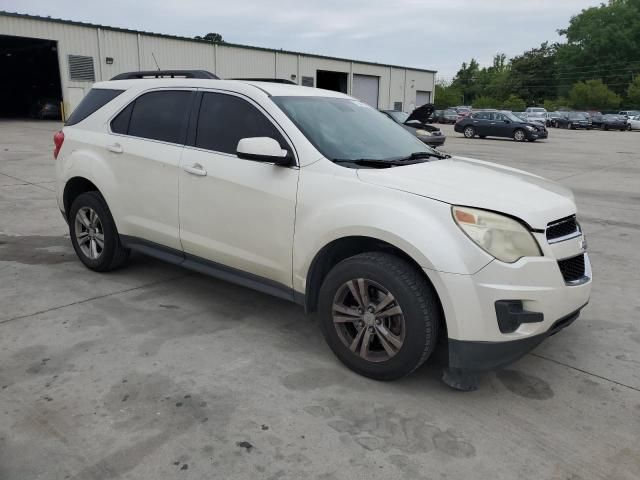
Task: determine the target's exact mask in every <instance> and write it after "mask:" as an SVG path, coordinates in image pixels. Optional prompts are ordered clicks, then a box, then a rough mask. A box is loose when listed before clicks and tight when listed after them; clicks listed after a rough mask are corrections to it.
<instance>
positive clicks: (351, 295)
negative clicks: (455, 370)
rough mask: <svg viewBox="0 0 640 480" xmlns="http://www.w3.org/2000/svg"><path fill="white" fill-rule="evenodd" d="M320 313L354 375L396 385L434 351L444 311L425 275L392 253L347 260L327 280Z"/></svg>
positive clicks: (325, 332) (328, 338)
mask: <svg viewBox="0 0 640 480" xmlns="http://www.w3.org/2000/svg"><path fill="white" fill-rule="evenodd" d="M318 309H319V313H320V327H321V330H322V333H323V335H324V337H325V339H326V341H327V343H328V344H329V347H330V348H331V350H333V352H334V353H335V355H336V356H337V357H338V358H339V359H340V361H341V362H342V363H344V364H345V365H346V366H347V367H349V368H350V369H351V370H353V371H355V372H357V373H359V374H361V375H364V376H366V377H370V378H374V379H376V380H395V379H398V378H401V377H403V376H405V375H408V374H409V373H411V372H413V371H414V370H415V369H416V368H418V367H419V366H420V365H421V364H422V363H424V361H425V360H426V359H427V358H428V357H429V355H430V354H431V353H432V351H433V349H434V348H435V344H436V339H437V334H438V325H439V322H440V309H439V306H438V301H437V297H436V294H435V292H434V291H433V288H432V287H431V285H430V284H429V283H428V282H427V280H426V278H425V277H424V274H423V273H422V272H421V271H419V270H418V269H417V268H416V267H414V266H413V265H411V264H410V263H408V262H407V261H405V260H403V259H401V258H399V257H396V256H394V255H391V254H388V253H381V252H371V253H363V254H360V255H356V256H354V257H350V258H347V259H346V260H343V261H342V262H340V263H339V264H338V265H336V266H335V267H334V268H333V269H332V270H331V271H330V272H329V274H328V275H327V277H326V279H325V281H324V282H323V284H322V287H321V289H320V296H319V303H318Z"/></svg>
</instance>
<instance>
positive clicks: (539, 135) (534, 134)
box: [526, 130, 549, 140]
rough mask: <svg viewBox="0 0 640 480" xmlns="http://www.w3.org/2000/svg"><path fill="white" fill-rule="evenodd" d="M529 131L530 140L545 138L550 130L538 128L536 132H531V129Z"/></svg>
mask: <svg viewBox="0 0 640 480" xmlns="http://www.w3.org/2000/svg"><path fill="white" fill-rule="evenodd" d="M526 132H527V138H528V139H529V140H538V139H545V138H548V137H549V132H547V131H546V130H542V131H540V130H537V131H535V132H531V131H529V130H526Z"/></svg>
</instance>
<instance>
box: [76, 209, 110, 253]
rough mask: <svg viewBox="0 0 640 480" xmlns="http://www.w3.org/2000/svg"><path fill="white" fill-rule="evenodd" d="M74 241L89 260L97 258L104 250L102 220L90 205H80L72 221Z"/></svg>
mask: <svg viewBox="0 0 640 480" xmlns="http://www.w3.org/2000/svg"><path fill="white" fill-rule="evenodd" d="M74 228H75V235H76V242H77V243H78V247H79V248H80V251H82V253H83V254H84V255H85V256H86V257H87V258H90V259H91V260H97V259H98V258H100V255H102V252H103V251H104V230H103V228H102V221H101V220H100V217H99V216H98V214H97V213H96V211H95V210H94V209H93V208H91V207H82V208H80V209H79V210H78V213H76V218H75V222H74Z"/></svg>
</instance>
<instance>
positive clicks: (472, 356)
mask: <svg viewBox="0 0 640 480" xmlns="http://www.w3.org/2000/svg"><path fill="white" fill-rule="evenodd" d="M583 307H584V305H583ZM580 310H582V307H580V308H579V309H578V310H576V311H575V312H571V313H570V314H568V315H565V316H564V317H562V318H560V319H558V320H556V321H555V322H554V323H553V325H551V328H549V330H547V331H546V332H543V333H539V334H538V335H532V336H530V337H525V338H521V339H519V340H512V341H510V342H473V341H467V340H455V339H451V338H450V339H449V344H448V348H449V368H452V369H457V370H463V371H469V372H481V371H486V370H495V369H498V368H501V367H504V366H506V365H509V364H511V363H513V362H515V361H516V360H518V359H519V358H521V357H523V356H524V355H526V354H527V353H529V352H530V351H531V350H533V349H534V348H536V347H537V346H538V345H540V343H542V341H543V340H544V339H545V338H547V337H550V336H551V335H555V334H556V333H558V332H559V331H560V330H562V329H563V328H565V327H568V326H569V325H571V324H572V323H573V322H574V321H575V320H576V319H577V318H578V317H579V316H580Z"/></svg>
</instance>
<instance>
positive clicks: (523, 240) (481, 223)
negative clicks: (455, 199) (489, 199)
mask: <svg viewBox="0 0 640 480" xmlns="http://www.w3.org/2000/svg"><path fill="white" fill-rule="evenodd" d="M452 213H453V219H454V220H455V222H456V223H457V224H458V226H459V227H460V228H461V229H462V231H463V232H464V233H466V234H467V236H468V237H469V238H470V239H471V240H473V241H474V243H476V245H478V246H479V247H480V248H482V249H483V250H484V251H485V252H487V253H488V254H489V255H491V256H493V257H495V258H497V259H498V260H501V261H503V262H506V263H513V262H516V261H517V260H519V259H520V258H522V257H539V256H540V255H541V252H540V247H539V246H538V243H537V242H536V240H535V239H534V238H533V236H532V235H531V233H530V232H529V231H528V230H527V229H526V228H525V226H524V225H522V224H521V223H520V222H518V221H516V220H514V219H512V218H510V217H507V216H505V215H500V214H498V213H493V212H488V211H486V210H479V209H477V208H469V207H452Z"/></svg>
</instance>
